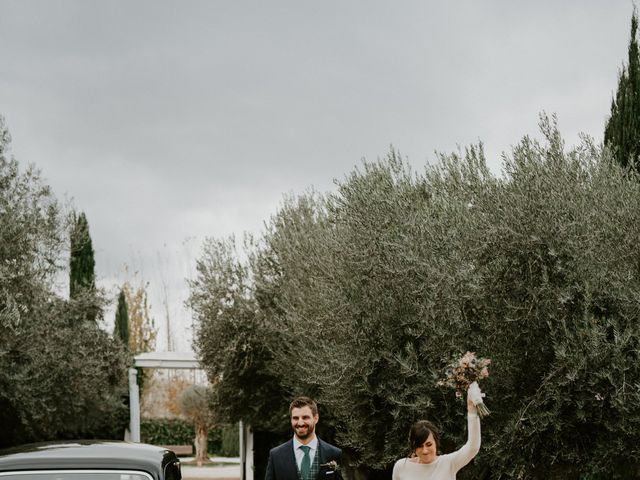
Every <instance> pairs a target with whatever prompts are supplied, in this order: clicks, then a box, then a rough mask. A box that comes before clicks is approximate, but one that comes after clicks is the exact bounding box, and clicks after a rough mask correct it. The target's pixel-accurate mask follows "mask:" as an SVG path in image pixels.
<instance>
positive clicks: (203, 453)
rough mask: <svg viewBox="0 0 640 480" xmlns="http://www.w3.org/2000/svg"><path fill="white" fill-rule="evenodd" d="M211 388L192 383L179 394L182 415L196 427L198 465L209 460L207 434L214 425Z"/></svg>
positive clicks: (196, 459)
mask: <svg viewBox="0 0 640 480" xmlns="http://www.w3.org/2000/svg"><path fill="white" fill-rule="evenodd" d="M208 397H209V389H208V388H207V387H204V386H202V385H191V386H189V387H187V388H186V389H184V390H183V391H182V392H181V393H180V395H179V396H178V405H179V406H180V411H181V413H182V415H183V416H184V417H185V418H186V419H187V421H188V422H189V423H190V424H191V425H193V427H194V428H195V441H194V443H195V446H196V458H195V461H196V463H197V464H198V466H201V465H202V463H203V462H207V461H208V460H209V459H208V456H207V435H208V433H209V429H210V428H211V427H212V426H213V425H214V420H213V414H212V412H211V410H210V409H209V398H208Z"/></svg>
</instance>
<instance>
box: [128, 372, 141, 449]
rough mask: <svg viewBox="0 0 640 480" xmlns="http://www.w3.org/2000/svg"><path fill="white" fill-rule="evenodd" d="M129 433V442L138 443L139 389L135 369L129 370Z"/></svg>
mask: <svg viewBox="0 0 640 480" xmlns="http://www.w3.org/2000/svg"><path fill="white" fill-rule="evenodd" d="M129 431H130V432H131V441H132V442H136V443H140V389H139V388H138V370H136V369H135V368H130V369H129Z"/></svg>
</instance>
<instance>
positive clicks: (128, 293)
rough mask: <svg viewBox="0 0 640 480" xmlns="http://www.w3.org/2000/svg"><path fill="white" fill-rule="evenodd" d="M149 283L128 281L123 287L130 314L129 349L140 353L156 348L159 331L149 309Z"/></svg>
mask: <svg viewBox="0 0 640 480" xmlns="http://www.w3.org/2000/svg"><path fill="white" fill-rule="evenodd" d="M147 287H148V284H140V285H138V286H134V285H132V284H131V282H130V281H126V282H125V283H124V286H123V287H122V293H123V294H124V297H125V300H126V304H127V312H128V315H129V327H128V328H129V343H128V345H129V351H130V352H131V353H133V354H134V355H135V354H138V353H141V352H151V351H153V350H154V349H155V348H156V337H157V335H158V331H157V329H156V327H155V324H154V321H153V319H152V318H151V314H150V310H149V297H148V294H147Z"/></svg>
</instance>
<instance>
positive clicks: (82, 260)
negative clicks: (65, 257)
mask: <svg viewBox="0 0 640 480" xmlns="http://www.w3.org/2000/svg"><path fill="white" fill-rule="evenodd" d="M95 265H96V262H95V259H94V252H93V245H92V243H91V235H90V234H89V223H88V222H87V217H86V215H85V214H84V212H82V213H80V215H78V216H77V217H75V216H74V222H73V229H72V231H71V253H70V258H69V296H70V297H71V298H77V297H78V295H79V294H80V293H81V292H82V291H83V290H84V291H85V292H95V290H96V275H95Z"/></svg>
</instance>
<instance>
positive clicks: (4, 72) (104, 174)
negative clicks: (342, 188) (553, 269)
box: [0, 0, 633, 349]
mask: <svg viewBox="0 0 640 480" xmlns="http://www.w3.org/2000/svg"><path fill="white" fill-rule="evenodd" d="M632 9H633V4H632V2H631V1H627V0H624V1H623V0H606V1H605V0H598V1H595V0H562V1H558V0H554V1H536V2H524V1H519V2H516V1H513V0H503V1H491V0H445V1H442V0H441V1H431V0H407V1H397V2H392V1H384V2H383V1H377V0H366V1H364V0H362V1H348V0H342V1H333V0H324V1H321V2H317V1H316V2H306V1H301V0H296V1H294V0H290V1H278V0H271V1H253V2H246V1H242V0H229V1H222V0H218V1H213V0H211V1H189V0H186V1H185V0H183V1H166V0H163V1H160V0H153V1H135V0H127V1H123V0H108V1H107V0H103V1H95V0H93V1H92V0H67V1H60V0H37V1H32V0H0V114H2V115H4V117H5V119H6V121H7V123H8V126H9V129H10V131H11V134H12V137H13V148H12V153H13V155H14V156H15V157H16V158H17V159H18V160H19V161H20V162H21V163H23V164H27V163H34V164H36V165H37V166H38V167H39V168H40V169H41V170H42V173H43V176H44V177H45V179H46V180H47V182H48V183H49V184H50V185H51V186H52V187H53V189H54V191H55V193H56V195H57V197H58V198H59V199H61V200H64V198H65V197H66V198H72V199H73V204H74V205H75V207H76V208H77V209H79V210H83V211H85V212H86V214H87V216H88V219H89V223H90V228H91V235H92V239H93V243H94V248H95V249H96V261H97V275H98V277H99V278H100V283H101V285H103V286H104V287H106V288H108V289H110V291H111V292H112V293H113V292H115V291H116V288H117V285H119V284H120V283H121V282H122V280H123V279H124V278H126V274H125V272H124V265H129V266H130V271H134V270H138V271H140V272H141V273H140V274H139V275H138V278H142V279H143V280H144V281H149V282H150V294H151V300H152V304H153V315H154V317H155V319H156V323H157V325H158V326H159V327H162V328H164V327H163V326H164V321H165V317H166V313H165V311H164V308H163V307H162V302H163V299H164V298H168V300H169V315H170V318H171V320H172V322H173V325H172V328H173V329H174V334H175V335H176V337H177V338H178V340H177V345H176V347H177V348H178V349H185V348H188V345H187V343H188V341H187V340H186V339H188V338H189V335H185V334H184V333H182V330H183V327H182V326H185V327H188V326H189V325H190V324H191V320H190V314H189V312H188V311H187V310H186V309H185V308H184V307H182V302H183V300H184V298H185V296H186V293H187V292H186V287H185V282H184V278H185V277H187V276H190V275H193V272H194V265H195V260H196V258H197V257H198V255H199V252H200V248H201V245H202V241H203V239H204V238H205V237H208V236H211V237H223V236H227V235H230V234H235V235H236V236H238V237H241V235H242V233H243V232H245V231H249V232H254V233H258V232H260V231H261V229H262V224H263V222H264V221H266V220H267V219H268V218H269V216H270V215H271V214H273V213H274V212H275V211H276V209H277V208H278V205H279V204H280V202H281V200H282V198H283V195H285V194H288V193H291V192H293V193H302V192H304V191H305V190H307V189H308V188H309V187H311V186H313V187H315V188H316V189H317V190H320V191H323V192H324V191H329V190H331V189H332V188H333V185H334V184H333V181H334V179H342V178H343V177H344V176H345V175H346V174H347V173H349V172H350V171H351V170H352V169H353V168H354V166H356V165H358V164H359V163H360V161H361V159H362V158H366V159H368V160H375V159H376V158H378V157H383V156H384V155H385V154H386V153H387V152H388V150H389V145H391V144H393V145H394V147H396V148H398V149H399V150H400V152H401V154H402V155H403V156H405V157H407V158H408V159H409V161H410V163H411V164H412V165H413V166H414V168H415V169H417V170H418V171H420V170H422V168H423V166H424V165H425V164H426V163H428V162H431V163H433V162H434V161H435V155H434V151H440V152H449V151H452V150H454V149H455V148H456V145H461V146H464V145H467V144H469V143H474V142H477V141H478V140H481V141H483V142H484V144H485V148H486V152H487V156H488V161H489V163H490V165H491V167H492V169H494V171H496V172H499V171H500V153H501V152H502V151H504V150H508V149H509V148H510V145H513V144H515V143H517V142H518V140H519V139H520V138H521V137H522V136H523V135H525V134H534V135H537V123H538V114H539V113H540V112H541V111H546V112H548V113H557V115H558V119H559V124H560V129H561V131H562V133H563V135H564V136H565V139H566V140H567V143H568V144H574V143H576V142H577V135H578V133H579V132H584V133H586V134H589V135H591V136H593V137H594V138H595V139H596V141H601V140H602V131H603V124H604V122H605V120H606V118H607V116H608V114H609V108H610V103H611V98H612V94H613V92H614V90H615V87H616V83H617V75H618V72H619V70H620V67H621V65H622V62H623V61H626V58H627V57H626V55H627V53H626V52H627V43H628V37H629V25H630V17H631V13H632ZM129 276H130V274H129ZM163 284H164V286H163ZM163 290H164V291H166V294H165V293H163ZM113 295H115V293H113ZM111 322H112V320H111ZM159 346H160V348H166V336H165V335H164V333H163V332H161V336H160V345H159Z"/></svg>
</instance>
